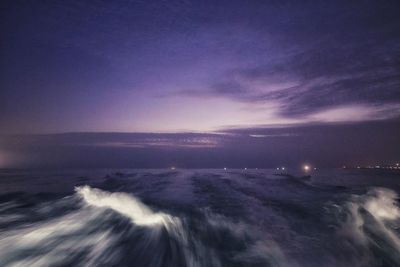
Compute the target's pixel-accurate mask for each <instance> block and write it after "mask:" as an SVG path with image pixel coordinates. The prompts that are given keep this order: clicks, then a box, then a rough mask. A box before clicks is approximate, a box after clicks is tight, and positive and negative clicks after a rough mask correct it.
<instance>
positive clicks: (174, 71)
mask: <svg viewBox="0 0 400 267" xmlns="http://www.w3.org/2000/svg"><path fill="white" fill-rule="evenodd" d="M0 5H1V9H0V13H1V14H0V15H1V16H0V20H1V25H0V29H1V36H2V41H1V42H0V59H1V60H0V69H1V73H2V75H1V78H0V83H1V89H0V134H37V133H39V134H49V133H63V132H130V133H132V132H148V133H182V132H196V133H218V134H221V133H226V132H227V131H230V130H232V129H235V130H238V129H239V130H240V129H260V128H263V129H264V130H265V131H268V129H270V128H271V127H272V128H275V127H279V128H281V127H289V128H290V129H294V128H293V127H298V128H301V127H306V126H309V125H318V127H320V128H321V127H322V128H323V127H324V125H325V126H326V127H328V128H329V127H331V126H330V125H332V124H334V125H339V126H340V124H344V125H348V124H349V123H350V125H359V124H361V125H365V124H369V123H371V125H372V124H373V123H377V121H380V122H382V123H386V122H387V123H388V124H390V125H398V124H399V123H398V122H399V120H398V118H399V116H400V35H399V32H400V16H399V15H398V14H399V10H400V4H399V2H398V1H294V0H293V1H235V0H230V1H214V0H213V1H128V0H120V1H102V0H96V1H94V0H93V1H89V0H83V1H61V0H55V1H44V0H39V1H22V0H16V1H14V0H13V1H7V0H6V1H2V2H1V4H0ZM374 125H375V124H374ZM384 125H386V124H384ZM339 126H338V127H339ZM371 127H375V126H371ZM322 128H321V129H322ZM366 129H369V128H368V127H367V128H366ZM396 129H397V128H396ZM366 131H367V132H368V130H366ZM377 133H378V132H377ZM366 134H367V135H368V134H369V133H366ZM261 135H264V134H261ZM391 136H394V132H393V134H392V135H391ZM264 137H265V136H264ZM199 138H202V137H199ZM376 138H378V135H377V136H376ZM337 142H343V140H342V141H340V140H337ZM117 143H120V145H121V144H123V143H124V142H117ZM174 145H176V146H177V147H179V146H180V144H178V143H174ZM365 145H367V144H365ZM393 146H395V147H398V146H399V142H397V143H395V144H393ZM293 149H295V150H296V148H295V147H293ZM385 149H386V148H385ZM3 150H4V149H3ZM392 156H393V155H392ZM393 157H394V156H393Z"/></svg>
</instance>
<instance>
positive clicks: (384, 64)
mask: <svg viewBox="0 0 400 267" xmlns="http://www.w3.org/2000/svg"><path fill="white" fill-rule="evenodd" d="M328 6H329V5H328V4H327V6H325V5H315V6H314V7H313V8H311V9H310V10H311V11H310V10H309V11H306V13H305V14H306V15H307V16H309V17H307V19H309V21H307V20H306V17H302V16H297V14H296V15H295V14H291V15H292V17H291V19H290V20H289V21H284V22H281V23H282V24H281V25H280V26H281V27H280V28H276V29H273V30H272V31H271V29H270V28H268V29H265V28H262V30H263V31H266V32H268V33H270V35H271V32H272V33H273V37H272V39H271V40H270V41H271V42H273V43H274V45H275V46H282V47H290V49H286V50H284V49H282V50H281V51H280V53H278V54H274V53H273V52H274V51H271V53H266V54H260V55H253V63H252V64H248V65H247V66H245V67H233V68H231V69H229V70H227V71H226V72H225V74H224V75H222V76H220V77H219V78H217V79H216V80H215V81H214V83H213V84H211V85H210V86H209V87H208V88H205V89H201V90H185V91H184V92H182V93H183V94H186V95H189V96H192V97H217V98H218V97H219V98H229V99H233V100H235V101H238V102H244V103H249V104H251V103H255V102H257V103H274V104H276V105H275V110H274V111H275V113H276V114H277V115H279V116H283V117H289V118H296V119H312V118H313V117H319V118H320V117H321V116H322V115H323V114H325V115H326V116H327V117H326V120H327V121H331V120H333V119H334V118H337V119H340V120H342V119H343V120H346V118H345V116H332V117H330V115H333V112H330V111H332V110H338V109H341V108H342V107H343V106H345V107H347V108H349V109H351V110H352V111H353V113H354V115H355V117H357V118H359V119H361V117H362V119H363V120H368V119H386V118H392V117H395V116H399V115H400V110H396V109H395V108H394V107H397V105H398V104H400V45H399V43H400V37H399V35H398V34H396V29H398V28H399V27H400V19H399V17H398V16H396V15H395V14H394V12H393V10H392V8H394V7H393V6H392V5H391V4H387V5H378V4H374V3H368V4H367V5H366V6H364V7H358V10H357V11H355V10H352V9H351V10H352V11H351V12H349V11H346V10H345V8H346V7H348V6H347V5H346V4H343V3H342V4H340V5H339V4H338V5H336V6H333V7H330V8H331V9H325V8H328ZM348 8H350V7H348ZM320 9H321V10H320ZM301 10H303V9H301ZM303 11H304V10H303ZM289 12H293V10H292V11H289ZM309 12H311V13H310V14H308V13H309ZM294 13H295V12H294ZM311 23H315V24H316V25H315V26H311ZM279 30H281V32H279ZM284 41H286V42H284ZM257 56H258V58H257ZM352 106H353V107H352ZM361 106H362V109H361V108H359V107H361ZM377 110H378V111H379V112H377ZM356 111H360V113H358V114H355V113H356ZM348 119H349V120H352V118H351V117H350V116H349V117H348ZM353 120H355V119H353Z"/></svg>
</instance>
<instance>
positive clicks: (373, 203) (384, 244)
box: [336, 188, 400, 266]
mask: <svg viewBox="0 0 400 267" xmlns="http://www.w3.org/2000/svg"><path fill="white" fill-rule="evenodd" d="M337 208H338V209H337V213H336V215H337V216H338V217H339V220H338V221H339V222H341V224H340V226H339V227H338V228H337V231H338V235H339V237H341V238H343V240H344V242H343V245H344V246H345V248H346V250H347V251H352V252H354V254H355V255H358V257H357V259H356V261H355V262H354V264H355V266H400V237H399V236H400V209H399V206H398V195H397V194H396V193H395V192H394V191H392V190H390V189H386V188H373V189H371V190H370V191H368V193H367V194H365V195H357V196H352V197H351V200H350V201H348V202H347V203H346V204H345V205H344V206H342V207H337Z"/></svg>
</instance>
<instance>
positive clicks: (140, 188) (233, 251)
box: [0, 169, 400, 267]
mask: <svg viewBox="0 0 400 267" xmlns="http://www.w3.org/2000/svg"><path fill="white" fill-rule="evenodd" d="M275 174H276V173H275V171H274V170H226V171H225V170H133V169H125V170H0V266H29V267H33V266H170V267H179V266H207V267H208V266H307V267H308V266H335V267H336V266H352V267H355V266H400V207H399V193H400V172H398V171H397V172H395V171H384V170H340V169H338V170H318V171H313V172H311V173H310V175H311V177H302V176H303V175H304V174H302V173H293V174H292V175H286V174H285V175H275Z"/></svg>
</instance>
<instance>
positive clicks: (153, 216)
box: [75, 186, 179, 227]
mask: <svg viewBox="0 0 400 267" xmlns="http://www.w3.org/2000/svg"><path fill="white" fill-rule="evenodd" d="M75 191H76V192H77V193H78V195H79V196H81V197H82V198H83V200H84V201H85V203H86V204H88V205H90V206H94V207H99V208H106V209H107V208H108V209H112V210H114V211H115V212H118V213H120V214H122V215H124V216H126V217H128V218H130V219H131V220H132V222H133V223H134V224H136V225H141V226H155V225H164V226H166V227H169V226H170V225H171V224H179V220H178V218H175V217H173V216H171V215H169V214H166V213H163V212H154V211H152V210H151V209H150V208H149V207H147V206H146V205H145V204H143V203H142V202H141V201H140V200H139V199H137V198H136V197H134V196H133V195H130V194H127V193H119V192H118V193H109V192H106V191H102V190H100V189H96V188H91V187H90V186H81V187H76V188H75Z"/></svg>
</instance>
